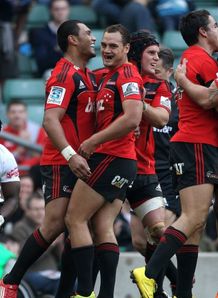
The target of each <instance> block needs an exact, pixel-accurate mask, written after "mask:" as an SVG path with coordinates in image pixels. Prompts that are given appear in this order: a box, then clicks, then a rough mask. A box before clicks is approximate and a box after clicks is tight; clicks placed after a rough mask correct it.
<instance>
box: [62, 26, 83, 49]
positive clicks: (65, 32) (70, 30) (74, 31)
mask: <svg viewBox="0 0 218 298" xmlns="http://www.w3.org/2000/svg"><path fill="white" fill-rule="evenodd" d="M78 24H82V22H81V21H79V20H68V21H65V22H63V23H62V24H61V25H60V27H59V28H58V31H57V42H58V45H59V47H60V49H61V50H62V52H63V53H65V52H66V51H67V48H68V36H69V35H75V36H78V35H79V30H80V28H79V26H78Z"/></svg>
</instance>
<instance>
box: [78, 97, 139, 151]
mask: <svg viewBox="0 0 218 298" xmlns="http://www.w3.org/2000/svg"><path fill="white" fill-rule="evenodd" d="M123 111H124V114H123V115H122V116H121V117H119V118H117V119H116V120H115V121H114V122H112V123H111V124H110V125H109V126H108V127H107V128H105V129H103V130H101V131H99V132H97V133H95V134H94V135H93V136H91V137H90V138H89V139H88V140H86V141H84V142H83V143H82V144H81V146H80V152H81V154H82V155H84V156H89V155H90V154H91V153H93V151H94V150H95V148H96V147H97V146H99V145H100V144H102V143H105V142H108V141H111V140H114V139H119V138H121V137H123V136H125V135H126V134H128V133H129V132H130V131H132V130H134V129H135V128H136V127H137V126H138V125H139V123H140V121H141V117H142V102H141V101H136V100H126V101H124V102H123Z"/></svg>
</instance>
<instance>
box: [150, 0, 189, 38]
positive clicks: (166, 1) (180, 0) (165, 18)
mask: <svg viewBox="0 0 218 298" xmlns="http://www.w3.org/2000/svg"><path fill="white" fill-rule="evenodd" d="M151 5H152V7H153V9H154V12H155V15H156V17H157V18H158V23H159V26H160V29H161V31H162V32H165V31H167V30H179V21H180V18H181V17H182V16H183V15H184V14H186V13H188V12H190V11H192V10H194V9H195V3H194V1H193V0H155V1H153V2H152V3H151Z"/></svg>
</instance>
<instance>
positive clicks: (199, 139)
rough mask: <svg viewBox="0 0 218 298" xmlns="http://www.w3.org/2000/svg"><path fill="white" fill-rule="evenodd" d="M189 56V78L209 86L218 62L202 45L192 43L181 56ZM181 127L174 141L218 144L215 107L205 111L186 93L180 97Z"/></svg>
mask: <svg viewBox="0 0 218 298" xmlns="http://www.w3.org/2000/svg"><path fill="white" fill-rule="evenodd" d="M184 58H186V59H187V60H188V63H187V77H188V78H189V80H191V81H192V82H193V83H195V84H198V85H202V86H209V85H210V83H211V82H212V81H213V80H214V79H215V78H216V73H217V72H218V63H217V61H216V60H215V59H213V58H212V57H211V56H210V55H209V54H208V53H207V52H206V51H205V50H204V49H203V48H201V47H199V46H191V47H190V48H188V49H187V50H186V51H185V52H184V53H183V55H182V59H184ZM178 107H179V124H178V127H179V130H178V131H177V132H176V134H175V135H174V136H173V138H172V139H171V141H172V142H188V143H204V144H209V145H213V146H216V147H218V117H217V113H216V112H215V109H210V110H204V109H203V108H202V107H200V106H199V105H198V104H196V103H195V102H194V101H193V100H192V99H191V98H190V97H189V96H188V95H187V94H186V92H185V91H184V92H182V94H181V96H180V97H179V99H178Z"/></svg>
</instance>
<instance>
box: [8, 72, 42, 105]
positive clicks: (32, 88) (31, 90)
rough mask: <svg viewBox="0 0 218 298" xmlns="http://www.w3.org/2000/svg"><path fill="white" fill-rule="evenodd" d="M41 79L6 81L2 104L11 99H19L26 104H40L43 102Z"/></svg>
mask: <svg viewBox="0 0 218 298" xmlns="http://www.w3.org/2000/svg"><path fill="white" fill-rule="evenodd" d="M44 85H45V81H44V80H43V79H28V78H25V79H21V78H19V79H8V80H6V81H5V83H4V85H3V96H2V98H3V102H4V103H7V102H9V101H10V100H11V99H21V100H23V101H27V102H28V103H34V102H35V103H37V102H38V103H40V102H43V101H44V97H45V96H44Z"/></svg>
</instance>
